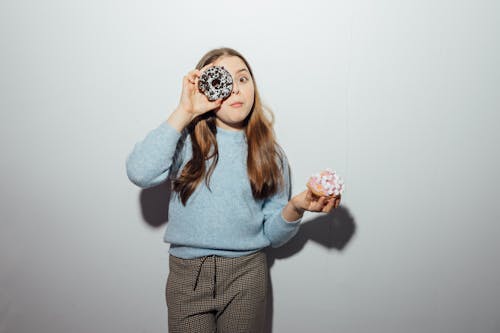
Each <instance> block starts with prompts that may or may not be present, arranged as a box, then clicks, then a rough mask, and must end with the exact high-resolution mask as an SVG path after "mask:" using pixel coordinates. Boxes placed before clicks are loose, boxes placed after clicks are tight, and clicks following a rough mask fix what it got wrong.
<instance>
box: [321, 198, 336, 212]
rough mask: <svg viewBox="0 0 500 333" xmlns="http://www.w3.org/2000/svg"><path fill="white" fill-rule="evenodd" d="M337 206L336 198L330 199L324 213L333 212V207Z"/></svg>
mask: <svg viewBox="0 0 500 333" xmlns="http://www.w3.org/2000/svg"><path fill="white" fill-rule="evenodd" d="M334 204H335V198H330V199H328V203H327V204H326V206H325V207H324V208H323V211H324V212H329V211H331V210H332V208H333V205H334Z"/></svg>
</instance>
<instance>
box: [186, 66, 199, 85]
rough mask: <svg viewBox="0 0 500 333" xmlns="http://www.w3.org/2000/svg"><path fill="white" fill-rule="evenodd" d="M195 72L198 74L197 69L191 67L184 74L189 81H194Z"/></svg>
mask: <svg viewBox="0 0 500 333" xmlns="http://www.w3.org/2000/svg"><path fill="white" fill-rule="evenodd" d="M197 74H198V70H197V69H193V70H192V71H189V73H188V74H187V75H186V76H187V77H188V79H189V82H191V83H194V80H195V79H196V76H197Z"/></svg>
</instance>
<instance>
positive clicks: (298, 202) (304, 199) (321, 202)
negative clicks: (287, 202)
mask: <svg viewBox="0 0 500 333" xmlns="http://www.w3.org/2000/svg"><path fill="white" fill-rule="evenodd" d="M341 197H342V195H341V194H339V195H337V196H331V197H327V196H317V195H315V194H314V193H312V191H311V190H310V189H307V190H305V191H303V192H301V193H299V194H297V195H296V196H294V197H293V198H292V203H293V205H294V206H295V208H296V209H297V210H308V211H310V212H323V213H328V212H329V211H331V210H332V209H333V208H338V206H339V205H340V200H341Z"/></svg>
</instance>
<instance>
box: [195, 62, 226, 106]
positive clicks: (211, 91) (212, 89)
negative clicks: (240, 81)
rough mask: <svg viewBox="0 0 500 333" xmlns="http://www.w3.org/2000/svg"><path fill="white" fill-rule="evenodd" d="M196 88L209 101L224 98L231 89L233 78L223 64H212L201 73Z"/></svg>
mask: <svg viewBox="0 0 500 333" xmlns="http://www.w3.org/2000/svg"><path fill="white" fill-rule="evenodd" d="M198 88H199V89H200V90H201V91H202V92H203V93H204V94H205V95H206V96H207V98H208V100H209V101H215V100H216V99H219V98H223V99H224V98H226V97H227V96H229V95H230V94H231V91H232V90H233V78H232V76H231V73H229V72H228V71H227V70H226V69H225V68H224V66H212V67H210V68H207V69H206V70H205V71H203V73H201V75H200V79H199V81H198Z"/></svg>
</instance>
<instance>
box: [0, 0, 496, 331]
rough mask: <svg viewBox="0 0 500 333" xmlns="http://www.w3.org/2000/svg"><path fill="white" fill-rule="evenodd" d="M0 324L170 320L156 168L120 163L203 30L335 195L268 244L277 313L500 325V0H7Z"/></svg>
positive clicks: (306, 326)
mask: <svg viewBox="0 0 500 333" xmlns="http://www.w3.org/2000/svg"><path fill="white" fill-rule="evenodd" d="M0 13H1V14H0V15H1V20H0V22H1V23H0V24H1V29H0V36H1V55H0V59H1V62H0V70H1V75H0V84H1V89H0V103H1V104H0V105H1V119H0V120H1V121H0V142H1V144H2V156H1V158H0V168H1V169H0V171H1V182H2V186H1V190H0V193H1V203H2V207H1V210H0V219H1V231H0V265H1V266H0V267H1V268H0V332H9V333H10V332H16V333H24V332H26V333H28V332H37V333H59V332H60V333H63V332H65V333H66V332H72V333H78V332H82V333H86V332H121V333H125V332H166V331H167V318H166V315H167V312H166V304H165V298H164V287H165V283H166V278H167V274H168V262H167V260H168V252H167V251H168V244H166V243H163V241H162V237H163V232H164V228H165V221H166V213H167V211H166V206H165V204H166V187H165V186H159V187H158V188H155V189H151V190H147V191H143V190H141V189H139V188H138V187H136V186H134V185H133V184H132V183H131V182H130V181H129V180H128V179H127V176H126V173H125V157H126V155H127V154H128V153H129V152H130V151H131V149H132V147H133V145H134V143H135V142H137V141H139V140H141V139H142V138H143V137H144V136H145V135H146V134H147V133H148V132H149V131H150V130H152V129H153V128H155V127H156V126H158V125H159V124H160V123H161V122H162V121H165V120H166V119H167V117H168V115H169V114H170V113H171V112H172V110H173V109H174V108H175V106H176V105H177V103H178V100H179V97H180V92H181V82H182V76H183V75H185V74H186V73H187V72H188V71H189V70H191V69H193V68H194V66H195V64H196V63H197V61H198V59H199V58H200V57H201V56H202V55H203V54H204V53H205V52H206V51H208V50H210V49H212V48H214V47H219V46H229V47H233V48H235V49H237V50H239V51H240V52H242V53H243V55H245V56H246V57H247V58H248V60H249V61H250V64H251V66H252V67H253V70H254V74H255V80H256V82H257V85H258V88H259V89H260V92H261V94H262V97H263V99H264V102H265V103H267V105H268V106H269V107H270V108H271V109H272V110H273V111H274V112H275V115H276V124H275V129H276V133H277V136H278V139H279V142H280V143H281V144H282V146H283V147H284V149H285V151H286V152H287V155H288V158H289V160H290V164H291V166H292V170H293V186H294V189H293V192H294V194H297V193H299V192H300V191H302V190H303V189H305V185H304V183H305V179H306V178H307V177H308V176H309V175H310V174H311V173H313V172H316V171H319V170H321V169H323V168H325V167H331V168H333V169H335V170H336V171H337V172H338V173H339V174H340V175H341V176H342V177H343V178H344V180H345V183H346V191H345V192H344V196H343V200H342V205H341V208H339V209H338V210H337V211H336V212H335V213H333V214H327V215H325V214H317V213H306V215H305V219H304V220H305V223H304V225H302V227H301V230H300V232H299V234H298V235H297V236H296V237H295V238H294V239H292V240H291V241H290V242H289V243H287V244H286V245H285V246H283V247H281V248H279V249H273V250H270V251H268V258H269V260H270V274H271V277H272V290H271V293H272V299H271V300H272V302H271V306H270V309H269V314H270V317H271V318H272V319H270V321H269V323H268V329H267V331H268V332H270V327H274V330H273V332H275V333H276V332H278V333H279V332H342V333H344V332H345V333H349V332H353V333H354V332H356V333H363V332H370V333H373V332H385V333H388V332H439V333H445V332H453V333H456V332H484V333H486V332H500V268H499V265H498V259H495V257H497V256H498V254H499V250H500V243H499V241H498V239H499V236H500V227H499V224H498V221H499V209H498V203H497V201H498V186H499V185H500V182H499V176H498V170H499V168H500V158H499V157H500V156H499V153H498V151H499V149H498V143H499V139H500V134H499V131H498V122H499V120H500V116H499V113H498V111H499V106H500V98H499V87H500V69H499V63H498V59H500V45H499V28H500V20H499V16H500V14H499V13H500V5H499V2H498V1H486V0H481V1H472V0H469V1H456V0H455V1H451V0H450V1H445V0H432V1H431V0H423V1H401V0H397V1H396V0H393V1H390V0H382V1H376V2H373V1H366V0H358V1H348V2H346V1H317V0H311V1H307V2H304V1H286V2H285V1H283V2H282V3H278V2H269V1H253V2H243V1H241V2H239V1H229V0H227V1H203V2H201V1H200V2H194V1H182V2H180V1H177V2H167V1H141V2H140V1H109V0H101V1H62V0H61V1H43V2H42V1H25V0H20V1H12V0H11V1H2V2H1V4H0Z"/></svg>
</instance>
